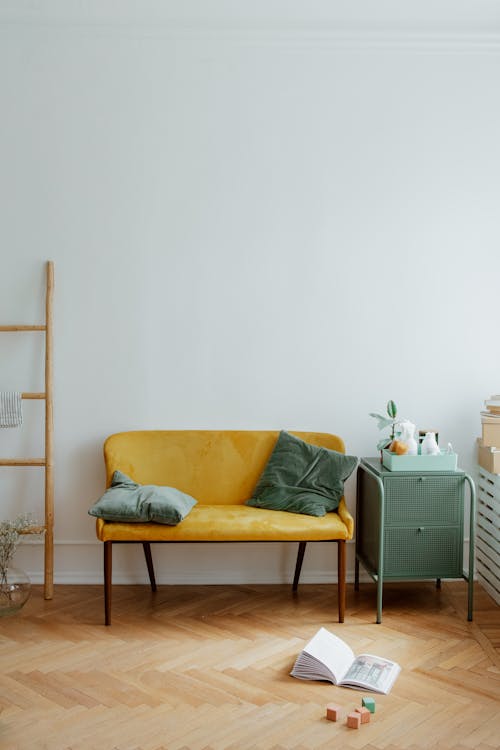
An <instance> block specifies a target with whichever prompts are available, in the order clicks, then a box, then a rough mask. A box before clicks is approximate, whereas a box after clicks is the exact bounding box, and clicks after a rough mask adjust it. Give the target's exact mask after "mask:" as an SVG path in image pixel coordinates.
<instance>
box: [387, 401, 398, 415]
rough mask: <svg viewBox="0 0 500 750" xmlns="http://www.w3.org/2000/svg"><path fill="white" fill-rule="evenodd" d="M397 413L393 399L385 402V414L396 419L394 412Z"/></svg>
mask: <svg viewBox="0 0 500 750" xmlns="http://www.w3.org/2000/svg"><path fill="white" fill-rule="evenodd" d="M397 413H398V408H397V406H396V404H395V403H394V401H388V402H387V414H388V415H389V416H390V417H392V419H396V414H397Z"/></svg>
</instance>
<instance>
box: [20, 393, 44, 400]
mask: <svg viewBox="0 0 500 750" xmlns="http://www.w3.org/2000/svg"><path fill="white" fill-rule="evenodd" d="M21 398H27V399H42V398H45V393H21Z"/></svg>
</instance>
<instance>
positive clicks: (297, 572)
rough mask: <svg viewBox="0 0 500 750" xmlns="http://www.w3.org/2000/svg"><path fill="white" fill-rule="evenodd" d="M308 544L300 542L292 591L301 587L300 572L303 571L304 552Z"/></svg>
mask: <svg viewBox="0 0 500 750" xmlns="http://www.w3.org/2000/svg"><path fill="white" fill-rule="evenodd" d="M306 544H307V542H299V551H298V552H297V562H296V563H295V574H294V576H293V586H292V591H297V586H298V585H299V578H300V571H301V570H302V561H303V559H304V552H305V551H306Z"/></svg>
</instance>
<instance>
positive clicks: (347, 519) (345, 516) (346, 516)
mask: <svg viewBox="0 0 500 750" xmlns="http://www.w3.org/2000/svg"><path fill="white" fill-rule="evenodd" d="M337 513H338V514H339V516H340V518H341V519H342V521H343V522H344V523H345V525H346V528H347V534H348V536H347V538H348V539H352V537H353V534H354V518H353V517H352V516H351V514H350V513H349V511H348V510H347V505H346V502H345V497H342V498H341V500H340V503H339V507H338V508H337Z"/></svg>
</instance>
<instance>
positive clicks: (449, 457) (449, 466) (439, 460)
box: [382, 449, 457, 471]
mask: <svg viewBox="0 0 500 750" xmlns="http://www.w3.org/2000/svg"><path fill="white" fill-rule="evenodd" d="M382 464H383V466H385V468H386V469H389V471H456V470H457V454H456V453H439V454H437V455H435V456H421V455H418V456H398V455H397V453H391V452H390V451H388V450H385V449H384V450H383V451H382Z"/></svg>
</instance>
